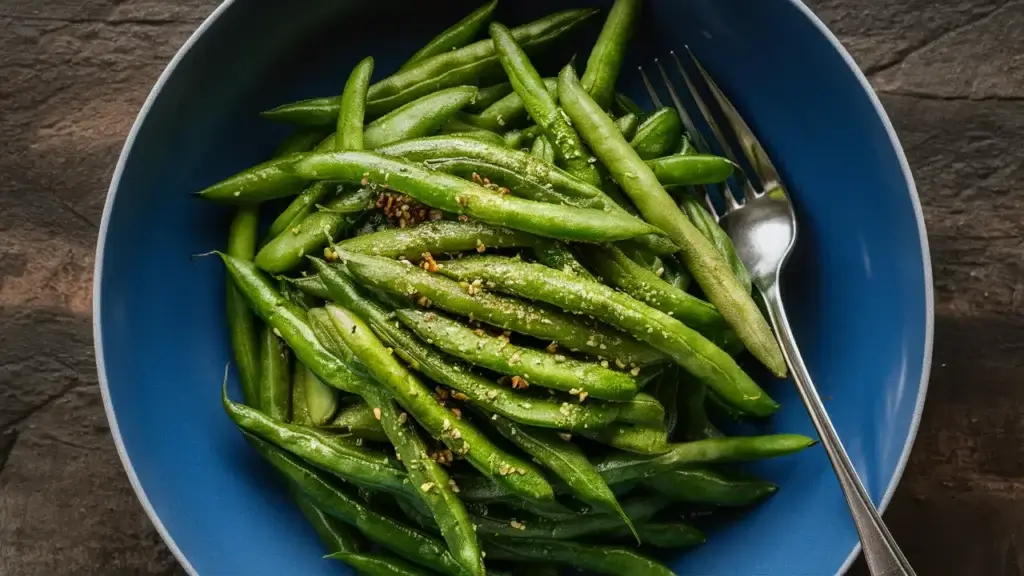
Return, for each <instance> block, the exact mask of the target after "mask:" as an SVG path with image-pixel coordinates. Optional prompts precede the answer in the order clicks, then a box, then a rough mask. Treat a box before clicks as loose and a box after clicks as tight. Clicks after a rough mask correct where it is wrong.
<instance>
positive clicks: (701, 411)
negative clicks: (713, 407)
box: [676, 371, 725, 440]
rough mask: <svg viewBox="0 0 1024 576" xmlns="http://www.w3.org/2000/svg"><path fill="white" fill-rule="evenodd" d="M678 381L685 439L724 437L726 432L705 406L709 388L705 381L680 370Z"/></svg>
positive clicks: (677, 375)
mask: <svg viewBox="0 0 1024 576" xmlns="http://www.w3.org/2000/svg"><path fill="white" fill-rule="evenodd" d="M676 383H677V386H678V389H679V404H680V408H681V409H682V411H683V429H682V437H683V439H685V440H704V439H707V438H722V437H724V436H725V434H722V432H721V431H720V430H719V429H718V428H716V427H715V425H714V424H712V423H711V420H709V419H708V413H707V409H706V408H705V402H706V400H707V395H708V394H707V392H708V389H707V387H706V386H705V385H704V383H703V382H701V381H700V380H698V379H696V378H694V377H693V376H691V375H689V374H684V373H682V372H678V371H677V374H676Z"/></svg>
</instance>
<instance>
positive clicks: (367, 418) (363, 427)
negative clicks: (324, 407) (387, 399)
mask: <svg viewBox="0 0 1024 576" xmlns="http://www.w3.org/2000/svg"><path fill="white" fill-rule="evenodd" d="M327 428H328V429H330V430H337V431H338V432H341V433H345V434H351V435H353V436H355V437H357V438H363V439H365V440H370V441H372V442H387V441H388V437H387V435H386V434H384V429H383V428H381V426H380V421H379V420H377V417H376V416H374V414H373V409H372V408H370V406H369V405H367V404H366V402H364V401H362V400H359V401H357V402H352V403H351V404H349V405H348V406H345V407H344V408H342V409H340V410H339V411H338V414H337V415H336V416H335V417H334V419H333V420H331V422H330V424H329V425H328V426H327Z"/></svg>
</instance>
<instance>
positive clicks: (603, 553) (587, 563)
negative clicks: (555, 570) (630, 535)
mask: <svg viewBox="0 0 1024 576" xmlns="http://www.w3.org/2000/svg"><path fill="white" fill-rule="evenodd" d="M486 550H487V556H488V557H489V558H493V559H495V560H508V561H512V562H554V563H556V564H564V565H566V566H574V567H577V568H584V569H586V570H592V571H594V572H596V573H598V574H610V575H612V576H674V574H675V573H674V572H672V571H671V570H669V569H668V568H666V567H665V566H662V565H661V564H659V563H657V562H655V561H654V560H651V559H649V558H646V557H644V556H641V555H639V554H637V553H636V552H633V551H631V550H627V549H625V548H614V547H609V546H593V545H589V544H577V543H575V542H565V541H561V540H557V541H552V540H493V541H489V542H488V543H487V545H486Z"/></svg>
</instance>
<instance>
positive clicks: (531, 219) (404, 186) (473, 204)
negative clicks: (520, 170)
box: [293, 152, 658, 241]
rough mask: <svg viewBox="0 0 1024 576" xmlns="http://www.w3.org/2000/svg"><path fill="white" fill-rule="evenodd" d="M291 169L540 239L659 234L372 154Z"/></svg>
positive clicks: (317, 160) (624, 220) (307, 161)
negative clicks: (384, 190)
mask: <svg viewBox="0 0 1024 576" xmlns="http://www.w3.org/2000/svg"><path fill="white" fill-rule="evenodd" d="M293 169H294V170H295V172H296V173H297V174H299V175H301V176H302V177H304V178H308V179H310V180H342V181H346V182H360V181H363V182H372V183H376V184H378V185H386V186H390V187H393V188H394V189H396V190H399V191H401V192H404V193H406V194H408V195H409V196H412V197H413V198H415V199H417V200H419V201H420V202H423V203H424V204H426V205H428V206H431V207H433V208H438V209H440V210H445V211H447V212H451V213H453V214H464V215H467V216H470V217H473V218H476V219H479V220H481V221H483V222H486V223H488V224H493V225H496V226H506V227H508V228H513V229H516V230H523V231H525V232H531V233H534V234H537V235H539V236H547V237H551V238H559V239H565V240H579V241H615V240H625V239H627V238H635V237H637V236H643V235H646V234H652V233H658V230H657V229H656V228H654V227H653V226H650V225H648V224H646V223H645V222H642V221H640V220H637V219H636V218H633V217H631V216H628V215H626V214H615V213H605V212H602V211H600V210H588V209H583V208H573V207H570V206H559V205H554V204H542V203H540V202H533V201H531V200H523V199H520V198H516V197H513V196H502V195H500V194H496V193H495V192H493V191H491V190H488V189H486V188H484V187H482V186H478V185H476V184H474V183H472V182H467V181H465V180H463V179H461V178H457V177H455V176H451V175H448V174H442V173H437V172H431V171H429V170H425V169H423V168H422V167H420V166H418V165H416V164H413V163H410V162H405V161H401V160H397V159H393V158H388V157H385V156H381V155H379V154H374V153H371V152H334V153H331V154H316V155H311V156H307V157H305V158H304V159H302V160H300V161H299V162H297V163H296V164H294V165H293Z"/></svg>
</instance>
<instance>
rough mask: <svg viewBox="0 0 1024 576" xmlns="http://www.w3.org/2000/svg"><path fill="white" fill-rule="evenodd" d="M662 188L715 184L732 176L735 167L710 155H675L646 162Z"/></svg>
mask: <svg viewBox="0 0 1024 576" xmlns="http://www.w3.org/2000/svg"><path fill="white" fill-rule="evenodd" d="M647 165H648V166H649V167H650V168H651V170H652V171H654V175H655V176H656V177H657V178H658V182H661V184H662V185H663V186H690V185H693V184H717V183H718V182H724V181H725V180H726V179H727V178H728V177H730V176H732V173H733V170H735V168H736V165H735V164H733V163H732V162H730V161H729V160H728V159H727V158H722V157H721V156H713V155H711V154H675V155H672V156H663V157H660V158H655V159H654V160H648V161H647Z"/></svg>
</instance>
